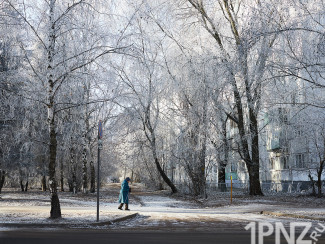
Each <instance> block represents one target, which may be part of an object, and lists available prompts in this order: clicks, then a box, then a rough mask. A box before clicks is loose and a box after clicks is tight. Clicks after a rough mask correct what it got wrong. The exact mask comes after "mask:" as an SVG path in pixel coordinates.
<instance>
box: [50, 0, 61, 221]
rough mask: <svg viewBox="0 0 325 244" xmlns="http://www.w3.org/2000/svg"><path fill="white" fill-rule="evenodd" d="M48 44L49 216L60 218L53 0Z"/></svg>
mask: <svg viewBox="0 0 325 244" xmlns="http://www.w3.org/2000/svg"><path fill="white" fill-rule="evenodd" d="M49 7H50V10H49V24H50V25H49V33H48V38H49V40H48V41H49V46H48V48H47V52H48V56H47V58H48V67H47V75H48V96H47V98H48V104H47V113H48V115H47V120H48V125H49V133H50V145H49V147H50V150H49V151H50V161H49V188H50V193H51V212H50V217H51V218H53V219H55V218H61V207H60V202H59V197H58V194H57V183H56V178H55V169H56V152H57V139H56V132H55V129H56V126H55V107H54V105H55V101H54V97H55V93H54V77H53V73H54V71H53V67H54V66H53V58H54V55H55V38H56V36H55V31H56V26H55V20H54V7H55V0H50V1H49Z"/></svg>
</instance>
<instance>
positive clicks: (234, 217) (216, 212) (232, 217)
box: [117, 196, 306, 231]
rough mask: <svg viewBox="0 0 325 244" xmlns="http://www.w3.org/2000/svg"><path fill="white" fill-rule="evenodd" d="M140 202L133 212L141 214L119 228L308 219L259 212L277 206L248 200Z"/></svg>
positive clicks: (198, 226) (153, 199)
mask: <svg viewBox="0 0 325 244" xmlns="http://www.w3.org/2000/svg"><path fill="white" fill-rule="evenodd" d="M140 198H141V201H142V202H143V203H144V205H143V206H141V205H133V206H132V204H131V206H132V212H133V211H135V212H138V213H139V214H140V216H139V217H138V218H136V219H134V220H131V221H129V222H128V223H123V225H122V224H119V225H117V228H131V229H136V230H141V229H149V230H158V229H166V228H167V229H168V230H180V229H187V230H188V229H190V230H198V231H206V230H214V229H215V230H217V229H220V228H222V229H223V230H227V229H232V230H233V229H234V228H235V229H236V228H237V229H238V230H243V227H244V226H246V225H247V224H248V223H249V222H252V221H261V222H265V221H267V222H271V223H272V222H283V223H284V225H289V224H290V222H292V221H306V220H297V219H292V218H281V217H272V216H266V215H262V214H260V212H261V211H276V210H280V209H278V206H275V205H269V204H261V203H252V204H249V203H247V204H246V205H244V206H243V205H240V206H238V205H233V206H224V207H218V208H203V209H202V208H193V207H191V204H188V203H187V202H184V201H179V200H175V199H172V198H169V197H162V196H141V197H140Z"/></svg>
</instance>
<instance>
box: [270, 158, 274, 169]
mask: <svg viewBox="0 0 325 244" xmlns="http://www.w3.org/2000/svg"><path fill="white" fill-rule="evenodd" d="M269 160H270V161H269V162H270V167H271V169H275V159H274V158H270V159H269Z"/></svg>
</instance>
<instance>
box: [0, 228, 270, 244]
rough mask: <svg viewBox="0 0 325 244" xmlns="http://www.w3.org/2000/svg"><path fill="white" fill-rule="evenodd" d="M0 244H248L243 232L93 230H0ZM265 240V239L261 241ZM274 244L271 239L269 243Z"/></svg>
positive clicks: (247, 238)
mask: <svg viewBox="0 0 325 244" xmlns="http://www.w3.org/2000/svg"><path fill="white" fill-rule="evenodd" d="M0 243H1V244H74V243H77V244H99V243H105V244H111V243H112V244H114V243H117V244H129V243H130V244H165V243H171V244H181V243H182V244H183V243H184V244H185V243H186V244H189V243H200V244H210V243H211V244H212V243H214V244H215V243H243V244H245V243H250V236H249V234H247V233H237V234H232V233H146V232H144V233H128V232H127V231H125V232H119V233H116V232H115V233H109V232H99V231H98V232H97V231H71V232H70V231H64V232H57V231H55V232H51V231H46V232H44V231H42V232H20V231H17V232H16V231H15V232H12V231H10V232H2V233H0ZM265 243H267V242H265ZM270 243H274V242H270Z"/></svg>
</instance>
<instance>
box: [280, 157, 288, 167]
mask: <svg viewBox="0 0 325 244" xmlns="http://www.w3.org/2000/svg"><path fill="white" fill-rule="evenodd" d="M281 169H289V156H282V157H281Z"/></svg>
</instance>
